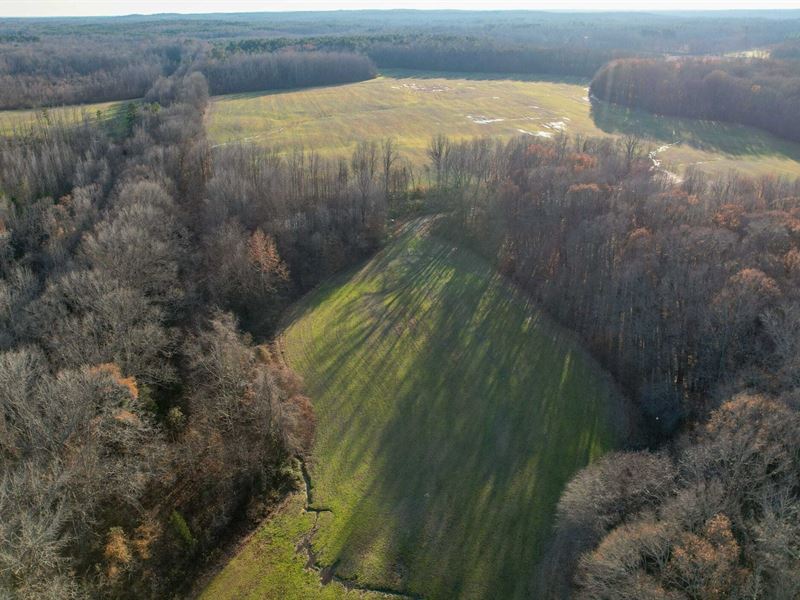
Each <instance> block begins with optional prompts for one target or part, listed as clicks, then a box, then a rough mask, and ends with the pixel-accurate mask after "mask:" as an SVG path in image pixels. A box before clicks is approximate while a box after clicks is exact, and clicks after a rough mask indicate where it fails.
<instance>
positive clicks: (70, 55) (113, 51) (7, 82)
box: [0, 37, 182, 110]
mask: <svg viewBox="0 0 800 600" xmlns="http://www.w3.org/2000/svg"><path fill="white" fill-rule="evenodd" d="M36 41H37V43H32V44H22V45H20V44H2V45H0V110H5V109H14V108H34V107H40V106H53V105H59V104H81V103H87V102H105V101H110V100H126V99H130V98H140V97H141V96H143V95H144V93H145V92H146V91H147V90H148V89H149V88H150V86H151V85H152V84H153V82H154V81H155V80H156V78H158V77H159V76H168V75H170V74H172V73H173V72H174V70H175V69H176V68H177V66H178V64H179V63H180V59H181V54H182V48H181V46H180V44H175V43H145V42H142V43H123V44H110V43H107V42H101V41H96V40H89V41H87V40H84V39H80V38H78V37H75V38H72V39H70V40H67V41H64V42H61V43H53V42H49V41H41V42H39V41H38V40H36Z"/></svg>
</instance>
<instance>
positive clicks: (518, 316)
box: [204, 221, 626, 600]
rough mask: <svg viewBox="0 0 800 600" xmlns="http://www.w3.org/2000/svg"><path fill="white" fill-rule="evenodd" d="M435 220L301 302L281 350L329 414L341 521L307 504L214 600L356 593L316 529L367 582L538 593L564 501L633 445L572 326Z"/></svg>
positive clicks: (507, 595) (330, 459)
mask: <svg viewBox="0 0 800 600" xmlns="http://www.w3.org/2000/svg"><path fill="white" fill-rule="evenodd" d="M431 226H432V225H431V222H430V221H417V222H415V223H414V224H412V225H409V226H406V227H405V228H404V229H403V230H402V231H401V232H400V233H399V234H398V236H397V237H396V239H395V240H394V241H393V242H391V243H390V244H389V245H388V246H387V247H386V248H385V249H384V250H383V251H381V252H380V253H379V254H378V255H377V256H376V257H375V258H373V259H372V260H370V261H369V262H368V263H366V265H364V266H363V267H361V268H360V269H358V270H356V271H355V272H350V273H347V274H345V275H343V276H340V277H337V278H335V279H333V280H332V281H330V282H328V283H327V284H324V285H322V286H321V287H319V288H318V289H317V290H315V291H314V292H312V293H311V294H309V295H308V296H307V297H306V298H305V299H304V300H303V301H301V302H300V303H299V304H298V305H297V306H296V307H295V309H294V310H293V312H292V315H291V318H290V324H289V325H288V327H287V328H286V329H285V332H284V335H283V338H282V340H283V341H282V347H283V349H284V353H285V356H286V359H287V360H288V362H289V364H290V365H291V366H292V367H294V368H295V369H296V370H297V372H298V373H300V374H301V375H302V376H303V377H304V378H305V382H306V387H307V392H308V394H309V395H310V396H311V398H312V399H313V402H314V406H315V411H316V415H317V420H318V427H317V431H318V437H317V440H316V443H315V447H314V452H313V457H312V460H311V461H310V465H309V466H310V474H311V481H312V483H313V487H312V503H311V506H312V508H316V509H330V511H331V512H322V513H319V514H314V513H307V512H305V511H304V510H303V507H304V504H305V502H304V497H303V501H302V502H300V501H299V500H298V498H299V497H301V496H300V495H297V496H295V497H294V498H293V499H292V500H291V501H290V505H289V507H288V508H287V509H285V510H284V511H282V513H281V514H280V515H279V516H278V517H277V518H275V519H273V520H270V521H269V522H268V523H267V524H265V525H264V526H263V529H262V530H260V531H259V532H258V533H257V534H256V536H255V537H254V538H253V541H251V542H250V543H249V544H248V545H246V546H245V548H244V549H243V550H242V551H241V552H240V553H239V554H238V556H236V557H235V558H234V559H233V560H232V561H231V562H230V563H229V564H228V565H227V566H226V567H225V568H224V569H223V571H222V572H221V573H220V574H219V575H218V576H217V577H216V578H215V579H214V580H213V581H212V583H211V585H210V587H209V588H208V589H207V590H206V593H205V596H204V598H207V599H209V600H210V599H211V598H215V599H217V598H223V599H224V598H276V599H277V598H281V599H283V598H322V597H328V595H330V597H341V596H342V595H347V596H348V597H349V595H352V594H357V593H358V592H353V591H347V590H346V589H345V587H343V586H342V585H341V583H339V582H337V579H334V581H333V582H332V583H330V584H329V585H327V586H325V587H320V583H319V581H320V578H319V574H318V573H316V572H313V571H310V570H306V569H304V564H305V562H306V556H304V555H301V554H297V553H296V552H295V548H297V547H298V546H299V545H301V542H302V540H303V537H304V535H306V534H308V533H309V531H311V530H312V527H313V529H314V531H313V535H312V536H311V542H312V545H313V551H314V553H315V555H316V559H317V564H318V565H320V566H330V565H333V566H334V570H335V575H336V578H342V579H343V580H349V581H353V580H355V582H356V583H357V584H358V585H359V586H361V587H363V588H368V589H382V590H396V591H403V592H406V593H409V592H410V593H412V594H415V595H416V594H418V595H421V596H423V597H425V598H427V599H447V600H453V599H458V598H472V599H478V598H480V599H486V600H488V599H497V598H503V599H504V600H506V599H508V600H510V599H514V598H519V599H522V598H530V597H531V585H532V580H533V572H534V566H535V563H536V561H537V558H538V557H539V556H540V552H541V549H542V545H543V543H544V542H545V540H546V538H547V535H548V532H549V528H550V526H551V524H552V517H553V512H554V508H555V504H556V502H557V500H558V497H559V494H560V492H561V490H562V489H563V486H564V484H565V483H566V481H567V480H568V479H569V478H570V476H571V475H572V474H573V473H574V472H575V471H576V470H577V469H579V468H580V467H582V466H584V465H585V464H587V463H588V462H589V461H591V460H592V459H594V458H596V457H598V456H600V455H601V454H603V453H604V452H605V451H607V450H609V449H611V448H613V447H615V446H616V445H617V442H618V440H619V438H620V437H621V436H622V435H625V432H624V431H623V429H622V428H624V427H625V426H616V427H619V429H614V430H613V431H612V426H611V423H625V422H626V417H625V410H624V401H623V399H622V398H621V396H620V395H619V394H618V393H617V391H616V390H615V388H614V386H613V384H612V383H611V381H610V379H609V378H608V377H607V375H606V374H605V373H604V372H603V371H602V370H601V369H600V368H599V367H598V366H597V365H596V363H595V362H594V361H592V360H591V358H589V357H588V356H587V355H586V354H585V353H584V352H583V351H582V350H581V349H580V347H579V346H578V345H577V343H576V342H575V341H574V339H573V338H572V336H571V335H570V334H569V333H567V332H565V331H563V330H562V329H560V328H559V327H557V326H555V325H554V324H553V323H551V322H550V321H548V319H547V318H546V316H545V315H543V314H542V313H541V312H540V311H539V310H538V309H537V308H536V307H535V305H533V304H532V303H531V302H530V301H529V300H527V299H526V298H525V297H524V296H522V295H521V294H519V293H517V292H515V291H514V290H513V289H512V288H511V287H510V286H509V285H508V284H507V283H506V282H505V281H504V280H503V279H502V278H501V277H500V276H499V275H497V274H496V273H495V272H494V271H493V269H492V268H491V266H490V265H489V264H488V263H486V262H485V261H484V260H482V259H481V258H479V257H478V256H476V255H475V254H473V253H471V252H469V251H467V250H464V249H461V248H456V247H454V246H453V244H452V243H449V242H447V241H445V240H443V239H441V238H439V237H437V236H436V235H434V234H433V233H431V232H430V228H431ZM317 519H318V520H317ZM315 523H316V525H314V524H315ZM323 592H324V593H325V594H326V595H325V596H323V595H322V594H323Z"/></svg>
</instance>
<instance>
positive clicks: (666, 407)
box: [429, 137, 800, 600]
mask: <svg viewBox="0 0 800 600" xmlns="http://www.w3.org/2000/svg"><path fill="white" fill-rule="evenodd" d="M429 155H430V157H431V163H432V168H431V171H432V173H433V174H434V177H435V183H436V185H435V188H434V189H435V195H436V197H435V201H437V202H439V203H441V205H442V206H446V207H448V208H449V216H448V217H447V218H446V219H444V221H443V222H442V224H441V225H440V226H441V228H442V231H443V232H444V233H445V234H446V235H450V236H452V237H453V238H454V239H457V240H459V241H461V242H466V243H469V244H471V245H472V246H473V247H475V248H476V249H478V250H479V251H481V252H483V253H485V254H486V255H487V256H488V257H490V258H493V259H494V260H496V262H497V265H498V268H499V269H500V270H501V271H502V272H503V273H505V274H506V275H507V276H508V277H510V278H512V279H513V280H514V281H515V282H517V283H518V284H519V285H520V286H521V287H523V288H524V289H526V290H528V291H529V292H530V293H531V294H533V295H534V297H535V298H536V299H537V300H538V301H539V302H540V303H541V304H542V305H543V306H545V307H546V308H547V310H548V312H549V313H550V314H552V315H553V316H555V317H556V318H558V319H559V320H561V321H562V322H564V323H565V324H568V325H569V327H570V328H572V329H574V330H575V331H577V332H578V333H579V334H580V335H581V336H582V338H583V340H584V342H585V344H586V346H587V347H588V348H589V349H590V350H591V351H592V352H593V354H594V355H595V356H597V357H598V358H599V359H600V360H601V361H602V362H603V363H604V364H605V365H606V366H607V367H608V368H609V369H610V370H611V371H612V373H614V375H615V377H616V378H617V380H618V381H619V382H620V383H621V384H622V385H623V386H624V387H625V388H626V389H627V390H628V392H629V394H630V396H631V397H632V398H633V399H634V400H636V401H637V403H638V405H639V406H640V408H641V411H642V417H643V419H644V427H645V429H646V434H647V435H646V437H647V438H648V439H649V440H650V442H649V444H648V445H649V446H650V447H651V448H653V449H656V448H658V450H657V451H653V452H649V451H639V452H631V453H618V454H612V455H609V456H607V457H605V458H604V459H603V460H601V461H600V462H599V463H597V464H595V465H592V466H590V467H587V468H586V469H585V470H584V471H583V472H581V473H579V474H578V475H577V476H576V478H575V479H574V481H572V483H570V485H569V486H568V487H567V489H566V491H565V492H564V495H563V496H562V498H561V501H560V503H559V509H558V524H557V528H556V536H555V539H554V541H553V544H552V547H551V548H550V550H549V555H548V557H547V558H546V560H545V562H544V564H543V566H542V569H543V570H542V577H541V582H542V586H543V590H542V595H543V596H546V597H564V596H576V597H579V598H592V599H598V600H599V599H601V598H602V599H622V598H744V597H754V596H755V597H768V598H794V597H796V596H797V594H798V593H800V577H798V574H800V561H798V549H800V530H798V527H797V523H798V521H797V515H798V507H800V498H798V490H799V489H800V487H798V484H800V455H799V454H798V452H797V444H796V442H797V440H798V439H800V412H799V410H798V409H800V406H798V404H797V397H796V385H797V350H798V344H800V331H798V329H797V322H798V321H797V315H798V310H800V296H799V295H798V284H797V276H798V273H800V271H798V266H797V265H798V263H797V260H796V259H797V258H798V257H800V237H798V232H800V221H798V216H800V199H799V198H800V182H789V181H785V180H780V179H776V178H773V177H767V178H763V179H760V180H750V179H746V178H742V177H740V176H738V175H736V174H735V173H733V174H731V175H729V176H726V177H721V178H717V179H710V180H709V179H706V178H705V177H704V176H702V175H700V174H698V173H689V174H687V176H686V177H685V179H684V180H683V181H682V182H680V183H676V182H675V181H674V180H673V179H671V178H669V177H666V176H664V175H663V174H660V173H659V172H658V171H654V170H653V168H652V165H651V164H650V163H649V161H648V160H647V159H646V157H645V155H644V153H643V148H642V146H641V143H640V141H639V140H637V139H635V138H628V139H626V140H624V141H622V142H620V143H618V144H616V145H615V144H614V143H613V142H611V141H608V140H580V139H575V140H570V139H567V138H566V137H563V138H561V139H559V140H555V141H553V142H543V143H535V144H531V143H530V141H529V140H526V139H520V140H517V141H515V142H512V143H509V144H507V145H503V144H493V143H489V142H487V141H476V142H465V143H452V142H450V141H448V140H447V139H444V138H436V139H434V140H433V142H432V143H431V146H430V149H429ZM676 435H677V437H676ZM659 440H661V442H659ZM665 442H667V443H665Z"/></svg>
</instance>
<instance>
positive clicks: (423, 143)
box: [208, 71, 800, 177]
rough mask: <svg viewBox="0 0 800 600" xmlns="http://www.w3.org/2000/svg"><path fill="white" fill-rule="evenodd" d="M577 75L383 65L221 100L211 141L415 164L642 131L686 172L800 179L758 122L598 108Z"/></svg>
mask: <svg viewBox="0 0 800 600" xmlns="http://www.w3.org/2000/svg"><path fill="white" fill-rule="evenodd" d="M587 86H588V82H587V81H584V80H579V79H536V78H533V77H520V78H516V79H512V78H509V77H507V76H504V77H491V76H486V75H470V76H468V75H464V74H447V73H424V72H411V71H386V72H385V73H384V74H383V76H381V77H379V78H377V79H374V80H371V81H364V82H360V83H354V84H348V85H341V86H332V87H320V88H312V89H305V90H296V91H284V92H275V93H260V92H259V93H249V94H234V95H230V96H219V97H217V98H215V99H214V101H213V103H212V107H211V110H210V112H209V120H208V129H209V134H210V136H211V139H212V140H213V141H214V143H215V144H226V143H230V142H233V141H237V140H249V141H253V142H257V143H260V144H263V145H266V146H275V147H283V148H290V147H294V146H297V145H302V146H303V147H305V148H306V149H308V150H311V149H313V150H315V151H316V152H318V153H320V154H322V155H327V156H331V155H341V154H343V153H347V152H349V151H350V150H351V149H352V148H353V146H354V145H355V144H356V143H357V142H358V141H360V140H380V139H382V138H385V137H390V136H391V137H394V138H396V139H397V141H398V143H399V146H400V148H401V149H402V150H403V151H404V154H405V155H406V156H408V157H409V159H410V160H412V162H414V163H416V164H421V163H422V162H423V161H425V148H426V147H427V144H428V142H429V141H430V139H431V137H432V136H433V135H434V134H437V133H444V134H446V135H448V136H450V137H452V138H456V139H457V138H465V137H477V136H498V137H511V136H515V135H528V134H529V135H532V136H537V135H539V136H551V135H555V134H557V133H558V131H561V130H563V131H565V132H567V133H569V134H573V135H575V134H581V135H584V136H599V135H622V134H626V133H636V134H639V135H642V136H646V137H647V138H649V139H650V140H651V142H652V146H653V147H654V148H655V147H660V146H663V145H666V144H676V145H675V146H672V147H670V148H668V149H666V150H664V151H663V152H662V153H660V155H659V158H660V159H661V160H662V161H663V166H664V167H666V168H668V169H671V170H673V171H676V172H682V171H683V170H684V169H685V168H686V166H688V165H690V164H694V165H697V166H698V167H699V168H700V169H703V170H705V171H707V172H712V173H720V172H726V171H728V170H729V169H731V168H736V169H740V170H742V171H743V172H745V173H748V174H751V175H763V174H769V173H774V174H778V175H786V176H792V177H795V176H800V144H794V143H791V142H786V141H783V140H780V139H778V138H776V137H774V136H772V135H769V134H767V133H763V132H761V131H758V130H756V129H753V128H749V127H743V126H739V125H729V124H723V123H716V122H707V121H697V120H691V119H676V118H671V117H658V116H654V115H650V114H648V113H644V112H641V111H632V110H627V109H624V108H622V107H616V106H609V105H607V104H597V103H596V105H595V106H594V107H593V106H592V103H591V102H590V101H589V98H588V97H587V93H588V88H587Z"/></svg>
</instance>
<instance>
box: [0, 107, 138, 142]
mask: <svg viewBox="0 0 800 600" xmlns="http://www.w3.org/2000/svg"><path fill="white" fill-rule="evenodd" d="M125 104H127V102H98V103H96V104H80V105H77V104H76V105H71V106H56V107H51V108H32V109H26V110H0V134H8V133H11V132H12V131H14V130H24V129H26V128H27V127H30V126H31V125H33V124H34V123H36V122H37V121H39V120H41V119H47V120H50V121H52V122H64V123H77V122H78V121H80V120H81V119H83V118H84V116H86V117H89V118H91V119H98V118H99V119H100V120H103V121H106V120H107V121H112V120H117V119H118V117H119V116H120V110H121V107H123V106H125Z"/></svg>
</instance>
